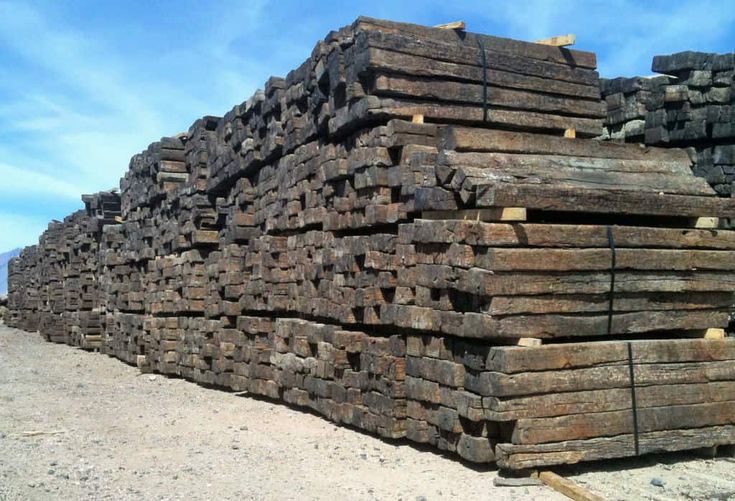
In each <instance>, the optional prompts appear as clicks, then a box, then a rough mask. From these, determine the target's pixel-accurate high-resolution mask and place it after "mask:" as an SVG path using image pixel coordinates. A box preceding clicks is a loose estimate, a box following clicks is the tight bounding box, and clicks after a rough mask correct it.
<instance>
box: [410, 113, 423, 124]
mask: <svg viewBox="0 0 735 501" xmlns="http://www.w3.org/2000/svg"><path fill="white" fill-rule="evenodd" d="M411 122H412V123H415V124H422V123H424V116H423V115H414V116H413V117H411Z"/></svg>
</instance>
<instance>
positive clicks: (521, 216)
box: [421, 207, 527, 221]
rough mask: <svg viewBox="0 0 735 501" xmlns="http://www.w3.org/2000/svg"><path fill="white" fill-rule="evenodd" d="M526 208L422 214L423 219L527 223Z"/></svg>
mask: <svg viewBox="0 0 735 501" xmlns="http://www.w3.org/2000/svg"><path fill="white" fill-rule="evenodd" d="M526 212H527V211H526V209H525V207H496V208H490V209H462V210H432V211H424V212H422V213H421V218H422V219H433V220H437V219H461V220H464V221H525V220H526Z"/></svg>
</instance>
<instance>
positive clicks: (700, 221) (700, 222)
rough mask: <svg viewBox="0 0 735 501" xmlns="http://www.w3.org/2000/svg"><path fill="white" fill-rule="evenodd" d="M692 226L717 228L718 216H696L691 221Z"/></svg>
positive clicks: (718, 223) (718, 224)
mask: <svg viewBox="0 0 735 501" xmlns="http://www.w3.org/2000/svg"><path fill="white" fill-rule="evenodd" d="M692 226H693V227H694V228H718V227H719V226H720V218H718V217H698V218H696V219H694V221H693V222H692Z"/></svg>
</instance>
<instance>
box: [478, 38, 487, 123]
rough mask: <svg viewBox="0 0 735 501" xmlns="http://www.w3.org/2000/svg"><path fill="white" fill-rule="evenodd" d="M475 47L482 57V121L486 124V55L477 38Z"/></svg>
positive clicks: (480, 41)
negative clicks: (478, 48) (478, 49)
mask: <svg viewBox="0 0 735 501" xmlns="http://www.w3.org/2000/svg"><path fill="white" fill-rule="evenodd" d="M477 46H478V47H480V54H481V55H482V121H483V122H487V111H488V110H487V54H486V53H485V46H484V45H482V40H480V38H479V37H478V38H477Z"/></svg>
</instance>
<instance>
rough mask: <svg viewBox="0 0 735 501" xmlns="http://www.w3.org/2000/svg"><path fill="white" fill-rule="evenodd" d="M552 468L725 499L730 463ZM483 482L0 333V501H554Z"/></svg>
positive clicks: (277, 411)
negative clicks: (219, 500)
mask: <svg viewBox="0 0 735 501" xmlns="http://www.w3.org/2000/svg"><path fill="white" fill-rule="evenodd" d="M35 433H39V434H35ZM656 459H658V461H656ZM663 461H665V462H663ZM565 471H566V473H565V474H567V475H570V476H573V478H574V479H575V481H578V482H580V483H585V484H587V485H588V487H590V489H592V490H594V491H595V492H598V493H600V494H603V495H605V496H607V497H610V498H611V499H662V500H663V499H666V500H669V499H676V498H680V499H729V498H730V497H732V498H734V499H735V482H733V481H732V480H731V479H733V478H735V463H734V462H732V461H731V460H729V459H717V460H702V459H693V457H692V456H682V455H675V456H666V457H665V459H664V460H662V459H661V458H654V459H640V460H637V461H630V460H628V461H620V462H607V463H603V464H601V465H595V466H594V468H592V469H590V468H589V467H586V468H581V467H576V468H573V469H568V470H565ZM495 476H496V472H495V471H494V470H492V469H490V470H488V469H473V468H471V467H468V466H467V465H464V464H462V463H459V462H458V461H455V460H454V459H450V458H447V457H444V456H442V455H439V454H437V453H434V452H432V451H427V450H420V449H418V448H415V447H413V446H411V445H407V444H406V443H403V442H388V441H384V440H379V439H377V438H375V437H372V436H369V435H365V434H362V433H359V432H357V431H354V430H350V429H347V428H344V427H336V426H334V425H333V424H331V423H330V422H328V421H326V420H324V419H322V418H320V417H318V416H316V415H312V414H309V413H304V412H299V411H296V410H293V409H291V408H289V407H287V406H284V405H277V404H273V403H271V402H267V401H263V400H257V399H253V398H246V397H243V396H240V395H237V394H234V393H228V392H224V391H218V390H213V389H207V388H203V387H200V386H197V385H196V384H193V383H190V382H187V381H184V380H181V379H171V378H166V377H162V376H160V375H149V374H145V375H141V374H139V372H138V370H137V369H135V368H134V367H130V366H127V365H125V364H123V363H122V362H119V361H117V360H115V359H112V358H109V357H106V356H104V355H99V354H92V353H87V352H84V351H82V350H78V349H74V348H70V347H68V346H63V345H54V344H51V343H46V342H44V341H43V340H42V339H41V337H40V336H38V335H35V334H28V333H24V332H21V331H17V330H14V329H9V328H7V327H5V326H2V325H0V500H4V499H8V500H10V499H13V500H15V499H23V500H35V499H38V500H48V499H116V500H117V499H187V500H189V499H243V498H244V499H299V500H304V499H392V500H403V501H423V500H434V499H470V498H471V499H473V500H480V499H488V500H490V499H492V500H506V499H507V500H511V499H517V500H533V499H538V500H552V501H553V500H561V499H566V498H564V497H563V496H561V495H559V494H558V493H556V492H554V491H551V490H549V489H547V488H545V487H517V488H509V487H504V488H498V487H493V478H494V477H495ZM654 478H655V479H658V480H661V481H662V483H663V487H659V486H655V485H652V484H651V483H650V482H651V480H652V479H654Z"/></svg>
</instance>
